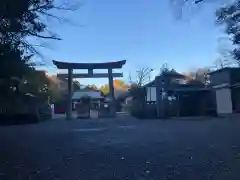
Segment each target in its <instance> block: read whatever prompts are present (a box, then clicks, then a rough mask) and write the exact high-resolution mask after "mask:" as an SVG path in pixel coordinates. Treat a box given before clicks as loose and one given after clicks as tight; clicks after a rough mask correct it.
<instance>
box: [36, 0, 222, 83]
mask: <svg viewBox="0 0 240 180" xmlns="http://www.w3.org/2000/svg"><path fill="white" fill-rule="evenodd" d="M82 3H83V5H82V6H81V8H80V9H79V10H77V11H75V12H68V13H67V12H65V13H64V15H65V16H66V17H68V19H69V20H70V21H71V22H73V23H75V24H77V25H69V24H62V23H57V22H51V21H49V22H48V24H49V28H50V29H51V30H52V31H54V32H56V33H57V34H58V35H59V36H60V37H61V38H62V39H63V40H62V41H48V42H44V43H45V44H46V45H47V46H48V48H45V49H41V52H42V54H43V55H44V57H45V60H46V61H47V62H49V63H48V65H47V66H46V68H47V69H48V70H49V72H51V73H57V72H59V71H57V69H56V68H54V67H53V65H52V64H51V63H50V62H51V60H52V59H55V60H63V61H69V62H105V61H114V60H122V59H126V60H127V63H126V65H125V66H124V68H123V69H122V72H123V73H124V78H123V79H124V80H126V81H128V74H129V72H130V71H131V72H132V73H134V71H136V70H137V69H138V68H141V67H149V68H153V69H154V70H155V73H157V72H159V69H160V67H161V65H162V64H163V63H168V64H169V66H170V67H171V68H175V69H176V70H178V71H180V72H182V71H189V70H191V69H193V68H197V67H204V66H211V65H212V64H213V62H214V61H215V60H216V59H217V57H218V56H219V54H218V52H217V49H218V44H219V41H218V39H219V38H220V37H222V32H223V31H222V29H220V28H219V27H217V26H216V25H215V24H214V18H215V17H214V9H215V7H214V6H213V5H209V6H208V8H202V9H201V11H200V12H197V13H196V10H197V9H193V10H191V12H190V13H191V14H192V15H193V17H192V18H185V17H188V14H189V13H188V11H186V13H185V16H184V18H183V19H182V20H178V19H177V18H176V16H174V13H173V9H172V7H170V5H169V1H167V0H131V1H129V0H114V1H113V0H101V1H100V0H85V1H82ZM59 15H60V14H59ZM41 43H43V42H41ZM79 81H80V82H81V83H84V84H92V83H96V84H98V85H99V84H105V83H107V79H81V80H79Z"/></svg>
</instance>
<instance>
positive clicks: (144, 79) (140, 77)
mask: <svg viewBox="0 0 240 180" xmlns="http://www.w3.org/2000/svg"><path fill="white" fill-rule="evenodd" d="M152 71H153V69H151V68H140V69H138V70H137V71H136V72H135V76H134V77H133V76H132V74H131V73H129V81H130V83H131V84H135V85H136V86H138V87H141V86H143V85H145V84H147V83H148V82H150V81H151V72H152Z"/></svg>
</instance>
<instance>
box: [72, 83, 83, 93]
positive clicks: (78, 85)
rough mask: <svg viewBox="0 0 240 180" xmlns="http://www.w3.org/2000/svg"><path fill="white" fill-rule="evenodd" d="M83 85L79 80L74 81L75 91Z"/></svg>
mask: <svg viewBox="0 0 240 180" xmlns="http://www.w3.org/2000/svg"><path fill="white" fill-rule="evenodd" d="M81 87H82V85H81V84H80V83H79V82H78V81H73V91H74V92H76V91H79V90H80V89H81Z"/></svg>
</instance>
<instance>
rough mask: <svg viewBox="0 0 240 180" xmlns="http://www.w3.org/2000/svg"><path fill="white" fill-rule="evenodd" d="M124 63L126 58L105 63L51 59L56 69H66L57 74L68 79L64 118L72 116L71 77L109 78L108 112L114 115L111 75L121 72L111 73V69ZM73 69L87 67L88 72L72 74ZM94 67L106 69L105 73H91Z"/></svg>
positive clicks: (119, 75) (119, 74)
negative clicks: (109, 99) (109, 98)
mask: <svg viewBox="0 0 240 180" xmlns="http://www.w3.org/2000/svg"><path fill="white" fill-rule="evenodd" d="M125 63H126V60H122V61H115V62H105V63H71V62H62V61H55V60H53V64H54V65H55V66H56V67H57V68H58V69H67V70H68V73H67V74H58V77H61V78H67V79H68V104H67V113H66V118H67V119H71V118H72V79H73V78H106V77H107V78H108V79H109V93H110V96H111V102H110V111H111V112H110V113H111V115H112V116H115V114H116V109H115V97H114V86H113V77H122V73H113V72H112V70H113V69H121V68H122V66H123V65H124V64H125ZM73 69H87V70H88V73H80V74H79V73H78V74H73ZM94 69H107V70H108V72H107V73H93V70H94Z"/></svg>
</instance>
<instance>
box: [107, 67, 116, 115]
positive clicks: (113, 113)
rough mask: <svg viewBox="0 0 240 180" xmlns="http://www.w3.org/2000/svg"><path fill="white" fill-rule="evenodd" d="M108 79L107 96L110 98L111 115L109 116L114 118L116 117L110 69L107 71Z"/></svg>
mask: <svg viewBox="0 0 240 180" xmlns="http://www.w3.org/2000/svg"><path fill="white" fill-rule="evenodd" d="M108 79H109V94H110V96H111V102H110V113H111V116H115V115H116V107H115V105H116V104H115V96H114V85H113V73H112V69H108Z"/></svg>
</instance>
